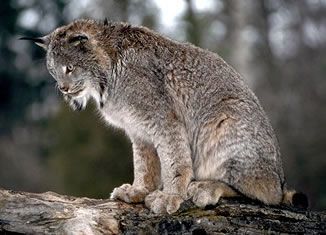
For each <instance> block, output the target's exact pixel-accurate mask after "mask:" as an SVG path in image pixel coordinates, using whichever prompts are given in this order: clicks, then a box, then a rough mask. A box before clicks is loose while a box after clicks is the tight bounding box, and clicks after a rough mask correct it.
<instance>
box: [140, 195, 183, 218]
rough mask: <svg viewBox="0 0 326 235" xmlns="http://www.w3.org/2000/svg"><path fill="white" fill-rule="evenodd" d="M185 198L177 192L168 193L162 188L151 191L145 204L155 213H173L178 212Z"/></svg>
mask: <svg viewBox="0 0 326 235" xmlns="http://www.w3.org/2000/svg"><path fill="white" fill-rule="evenodd" d="M183 201H184V200H183V199H182V197H180V196H179V195H176V194H167V193H164V192H162V191H160V190H156V191H154V192H152V193H150V194H149V195H148V196H147V197H146V198H145V204H146V207H147V208H148V209H150V210H151V211H152V212H154V213H155V214H166V213H168V214H172V213H174V212H176V211H177V210H178V209H179V207H180V204H181V203H182V202H183Z"/></svg>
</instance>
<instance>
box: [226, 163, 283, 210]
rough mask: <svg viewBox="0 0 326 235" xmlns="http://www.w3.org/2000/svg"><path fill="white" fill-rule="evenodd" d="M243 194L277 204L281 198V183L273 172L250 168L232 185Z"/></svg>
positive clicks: (270, 203) (266, 202)
mask: <svg viewBox="0 0 326 235" xmlns="http://www.w3.org/2000/svg"><path fill="white" fill-rule="evenodd" d="M232 186H233V187H234V188H235V189H236V190H238V191H239V192H240V193H242V194H243V195H245V196H247V197H249V198H252V199H257V200H259V201H261V202H263V203H265V204H267V205H278V204H280V203H281V201H282V198H283V190H282V184H281V180H280V178H279V176H278V175H277V174H276V173H275V172H269V171H268V170H263V169H259V170H258V169H252V170H251V171H250V170H249V171H248V173H247V174H245V175H242V176H241V178H240V179H239V180H238V182H236V183H234V184H233V185H232Z"/></svg>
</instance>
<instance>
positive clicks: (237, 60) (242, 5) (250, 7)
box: [227, 0, 257, 87]
mask: <svg viewBox="0 0 326 235" xmlns="http://www.w3.org/2000/svg"><path fill="white" fill-rule="evenodd" d="M227 4H228V10H229V13H230V22H229V35H228V37H229V39H230V40H229V43H230V45H229V46H230V47H231V53H230V62H231V64H232V65H233V66H234V67H235V68H236V69H237V70H238V71H239V72H240V73H241V74H242V75H243V76H244V79H245V80H246V81H247V83H248V84H249V86H250V87H254V86H255V83H256V77H257V76H256V70H257V69H256V67H255V66H253V58H254V53H253V47H252V44H253V38H252V37H253V36H254V34H253V32H252V31H253V27H252V25H251V22H252V21H253V18H254V17H255V15H256V13H255V6H254V0H248V1H238V0H230V1H228V2H227Z"/></svg>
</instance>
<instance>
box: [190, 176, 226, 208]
mask: <svg viewBox="0 0 326 235" xmlns="http://www.w3.org/2000/svg"><path fill="white" fill-rule="evenodd" d="M215 187H216V186H215ZM188 197H189V198H192V201H193V203H194V204H195V205H196V206H198V207H199V208H204V207H205V206H208V205H215V204H217V202H218V201H219V199H220V197H221V191H220V190H218V189H215V188H214V184H209V183H205V182H203V183H202V182H192V183H190V185H189V186H188Z"/></svg>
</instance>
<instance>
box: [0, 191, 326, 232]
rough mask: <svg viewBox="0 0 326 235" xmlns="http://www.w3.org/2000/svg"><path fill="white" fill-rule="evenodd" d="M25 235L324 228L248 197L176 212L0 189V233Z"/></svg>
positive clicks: (318, 215) (317, 218)
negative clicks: (155, 212)
mask: <svg viewBox="0 0 326 235" xmlns="http://www.w3.org/2000/svg"><path fill="white" fill-rule="evenodd" d="M1 232H2V233H4V234H11V233H15V234H17V233H23V234H216V233H220V234H223V233H227V234H230V233H232V234H262V233H264V234H266V233H269V234H278V233H306V234H320V233H323V232H326V214H325V212H311V211H298V210H294V209H291V208H284V207H268V206H265V205H262V204H259V203H257V202H252V201H248V200H246V199H241V198H238V199H232V200H223V199H222V200H221V201H220V203H219V204H218V205H217V206H216V207H211V208H208V209H205V210H202V209H198V208H195V207H194V206H193V205H192V203H191V202H189V201H188V202H185V203H184V204H183V205H182V208H181V209H180V211H179V212H178V213H176V214H174V215H164V216H162V215H154V214H152V213H150V212H149V211H148V210H147V209H146V208H144V206H143V205H142V204H127V203H123V202H119V201H112V200H108V199H105V200H101V199H90V198H77V197H71V196H64V195H59V194H56V193H53V192H46V193H41V194H37V193H27V192H14V191H9V190H1V189H0V233H1Z"/></svg>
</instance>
